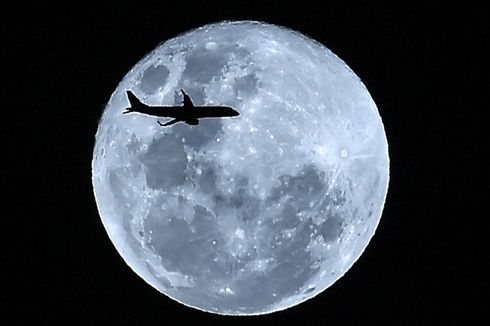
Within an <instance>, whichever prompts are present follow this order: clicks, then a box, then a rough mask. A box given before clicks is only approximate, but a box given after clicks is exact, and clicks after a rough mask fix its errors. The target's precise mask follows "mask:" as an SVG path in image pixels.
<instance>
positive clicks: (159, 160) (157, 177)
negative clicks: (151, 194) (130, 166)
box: [141, 134, 187, 189]
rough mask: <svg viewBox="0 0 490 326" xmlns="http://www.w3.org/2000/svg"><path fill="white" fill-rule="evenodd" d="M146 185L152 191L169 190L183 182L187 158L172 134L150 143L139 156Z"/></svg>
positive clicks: (178, 140)
mask: <svg viewBox="0 0 490 326" xmlns="http://www.w3.org/2000/svg"><path fill="white" fill-rule="evenodd" d="M141 163H142V164H143V169H144V170H145V176H146V183H147V184H148V186H149V187H150V188H152V189H169V188H172V187H174V186H177V185H179V184H182V183H184V181H185V170H186V168H187V156H186V153H185V150H184V144H183V143H182V141H181V139H180V138H178V137H176V136H175V135H173V134H170V135H166V136H164V137H162V138H157V139H154V140H153V141H152V143H151V144H150V146H149V147H148V151H147V152H146V153H145V154H143V155H142V156H141Z"/></svg>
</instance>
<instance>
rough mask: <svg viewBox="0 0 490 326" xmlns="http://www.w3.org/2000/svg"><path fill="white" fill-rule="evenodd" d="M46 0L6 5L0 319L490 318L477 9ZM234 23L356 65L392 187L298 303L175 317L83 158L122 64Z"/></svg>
mask: <svg viewBox="0 0 490 326" xmlns="http://www.w3.org/2000/svg"><path fill="white" fill-rule="evenodd" d="M43 3H46V4H41V2H39V4H29V5H28V4H27V3H25V4H17V5H16V6H15V7H14V6H12V5H7V6H6V7H4V8H2V11H3V12H2V16H4V17H5V18H2V23H3V24H5V25H6V26H5V27H3V28H2V32H1V35H2V39H3V42H2V50H1V52H2V58H3V59H4V60H5V62H4V64H3V67H4V68H3V73H2V86H3V87H2V93H1V94H2V98H3V99H4V100H6V101H7V102H4V107H3V109H2V112H4V113H6V115H3V118H4V119H3V121H4V123H6V124H8V126H7V130H5V129H4V130H2V134H4V139H5V140H6V141H7V151H8V152H7V153H9V155H6V157H4V158H3V162H4V164H6V166H7V167H8V168H6V169H3V172H2V175H3V179H4V180H6V181H7V183H8V184H4V183H2V184H3V185H4V190H7V193H8V197H6V198H5V199H4V202H5V203H6V204H7V211H6V212H5V213H4V216H3V217H2V231H3V232H5V233H6V236H4V237H3V240H4V241H6V243H7V247H4V252H3V256H4V257H5V258H4V261H3V264H2V265H3V266H2V267H3V268H2V274H0V275H1V286H2V288H1V292H2V294H3V296H4V298H3V299H2V301H1V302H0V312H1V313H0V324H1V325H23V324H24V322H27V323H32V324H36V325H57V324H72V323H75V322H76V323H87V324H88V323H90V324H91V325H92V324H110V325H184V324H188V325H194V324H206V325H211V324H213V325H216V324H218V325H229V324H231V323H233V324H236V323H244V324H251V323H264V324H266V323H267V324H271V323H273V324H274V325H280V324H284V323H291V324H305V323H308V325H310V324H311V325H314V324H321V325H353V324H356V325H357V324H361V323H363V324H364V323H371V322H381V323H383V324H388V323H389V324H410V325H413V324H434V323H437V322H447V323H449V324H462V323H464V322H465V321H469V320H470V319H471V318H474V317H488V312H489V309H488V302H485V297H486V298H487V300H488V276H487V277H485V278H483V277H480V274H483V265H484V264H483V263H480V262H485V261H486V260H487V259H488V253H487V252H486V251H484V247H483V246H482V245H481V244H480V242H484V241H485V239H488V231H489V229H488V217H489V213H488V212H489V210H488V204H487V203H486V201H485V199H488V195H489V191H488V171H487V168H488V163H486V162H485V163H486V164H485V165H484V162H483V157H484V154H483V153H484V152H485V151H488V148H489V146H488V129H487V131H486V132H484V130H483V128H482V127H483V120H484V118H487V119H488V117H489V114H488V92H489V85H490V83H489V79H488V75H485V74H484V73H483V70H484V67H486V69H488V63H486V64H485V63H480V59H481V57H482V52H481V49H483V48H485V47H487V48H488V47H489V41H488V31H489V28H488V26H484V20H483V19H482V18H483V12H484V11H483V10H482V9H481V8H480V9H479V8H475V7H471V6H469V5H466V6H462V7H457V6H453V7H452V8H448V7H444V8H441V7H435V6H433V7H430V6H417V7H415V6H414V7H411V6H407V5H400V4H398V3H394V4H393V5H392V6H390V7H370V6H367V5H364V6H359V5H358V4H348V3H346V2H342V5H336V4H333V3H329V2H319V3H320V4H322V5H314V4H313V3H311V2H306V1H295V2H293V1H291V2H282V1H227V2H224V1H223V3H221V2H219V1H209V0H208V1H202V2H199V3H197V2H193V1H146V2H143V1H141V2H135V3H133V4H130V3H124V4H121V3H109V2H104V3H102V2H101V1H100V3H98V2H95V3H93V4H80V3H76V2H69V1H66V2H60V3H58V4H56V2H54V1H53V2H50V1H48V2H43ZM243 19H247V20H260V21H265V22H268V23H272V24H278V25H283V26H286V27H289V28H292V29H294V30H297V31H300V32H302V33H304V34H306V35H308V36H310V37H311V38H313V39H315V40H317V41H319V42H321V43H323V44H324V45H325V46H327V47H328V48H329V49H330V50H332V51H333V52H334V53H335V54H336V55H338V56H339V57H340V58H341V59H342V60H344V61H345V62H346V63H347V64H348V65H349V67H350V68H352V70H353V71H354V72H355V73H356V74H357V75H358V76H359V77H360V78H361V80H362V81H363V83H364V84H365V85H366V87H367V88H368V90H369V92H370V94H371V96H372V97H373V99H374V101H375V102H376V104H377V106H378V109H379V113H380V115H381V118H382V120H383V123H384V126H385V130H386V134H387V138H388V143H389V155H390V161H391V162H390V169H391V173H390V175H391V176H390V185H389V189H388V196H387V201H386V204H385V209H384V212H383V215H382V218H381V222H380V224H379V226H378V229H377V232H376V234H375V236H374V237H373V238H372V240H371V242H370V244H369V246H368V247H367V249H366V251H365V252H364V254H363V255H362V256H361V258H360V259H359V260H358V261H357V263H355V264H354V266H353V267H352V268H351V269H350V270H349V271H348V272H347V274H346V275H345V276H344V277H342V278H341V279H339V280H338V281H337V282H336V283H335V284H334V285H333V286H331V287H330V288H329V289H327V290H326V291H324V292H323V293H321V294H320V295H318V296H317V297H315V298H314V299H311V300H309V301H307V302H305V303H303V304H300V305H298V306H296V307H294V308H291V309H288V310H285V311H282V312H277V313H274V314H271V315H264V316H259V317H241V318H238V317H221V316H218V315H213V314H209V313H204V312H200V311H198V310H195V309H191V308H187V307H185V306H183V305H181V304H179V303H177V302H175V301H173V300H171V299H169V298H168V297H166V296H165V295H163V294H161V293H159V292H158V291H156V290H155V289H153V288H152V287H151V286H149V285H148V284H146V283H145V282H144V281H143V280H142V279H140V278H139V277H138V276H137V275H136V274H135V273H134V272H133V271H132V270H131V269H130V268H129V267H128V266H127V265H126V264H125V263H124V261H123V260H122V258H121V257H120V256H119V254H118V253H117V251H116V249H115V248H114V246H113V245H112V243H111V242H110V240H109V238H108V236H107V234H106V232H105V230H104V227H103V225H102V223H101V221H100V218H99V215H98V212H97V207H96V204H95V199H94V196H93V191H92V184H91V166H90V164H91V160H92V150H93V145H94V140H95V138H94V137H95V132H96V129H97V123H98V120H99V118H100V116H101V114H102V111H103V109H104V106H105V104H106V103H107V101H108V100H109V97H110V95H111V94H112V92H113V91H114V90H115V88H116V86H117V84H118V83H119V81H120V80H121V79H122V77H123V76H124V75H125V74H126V73H127V72H128V71H129V70H130V69H131V67H132V66H133V65H134V64H135V63H137V62H138V61H139V60H140V59H141V58H142V57H143V56H144V55H145V54H146V53H148V52H149V51H150V50H152V49H154V48H155V47H156V46H157V45H158V44H159V43H161V42H163V41H165V40H167V39H169V38H171V37H173V36H176V35H177V34H179V33H182V32H185V31H187V30H189V29H192V28H195V27H199V26H202V25H204V24H207V23H212V22H217V21H221V20H243ZM481 34H486V36H482V35H481ZM4 37H5V38H4ZM2 61H3V60H2ZM487 61H488V60H487ZM483 98H486V103H485V104H479V103H477V101H478V100H479V99H483ZM7 104H8V105H7ZM17 135H19V136H17ZM10 184H11V185H10ZM479 232H486V238H485V237H484V235H479V234H478V233H479ZM487 275H488V274H487ZM485 293H487V294H485ZM477 320H478V319H477ZM480 320H481V319H480Z"/></svg>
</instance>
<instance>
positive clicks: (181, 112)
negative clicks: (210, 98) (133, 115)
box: [133, 106, 238, 120]
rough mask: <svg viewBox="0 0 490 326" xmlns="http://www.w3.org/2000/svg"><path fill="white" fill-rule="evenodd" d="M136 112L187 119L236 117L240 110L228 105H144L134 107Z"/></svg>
mask: <svg viewBox="0 0 490 326" xmlns="http://www.w3.org/2000/svg"><path fill="white" fill-rule="evenodd" d="M133 110H134V112H138V113H142V114H146V115H151V116H155V117H164V118H174V119H179V120H185V119H202V118H221V117H236V116H237V115H238V112H237V111H235V110H234V109H232V108H230V107H227V106H195V107H193V108H184V107H182V106H144V107H135V108H133Z"/></svg>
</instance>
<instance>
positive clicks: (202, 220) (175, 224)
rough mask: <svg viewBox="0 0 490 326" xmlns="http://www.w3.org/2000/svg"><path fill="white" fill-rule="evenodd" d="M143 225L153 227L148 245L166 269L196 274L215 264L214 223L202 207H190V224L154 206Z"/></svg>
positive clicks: (198, 275)
mask: <svg viewBox="0 0 490 326" xmlns="http://www.w3.org/2000/svg"><path fill="white" fill-rule="evenodd" d="M162 215H163V216H162ZM145 228H148V229H151V230H153V237H152V241H151V247H152V249H153V251H154V252H155V253H157V254H158V255H159V256H160V257H162V265H163V266H164V267H165V268H167V269H168V270H171V271H179V272H181V273H183V274H185V275H190V276H192V277H200V276H202V275H203V274H206V273H207V272H209V270H210V269H212V268H216V266H214V265H216V263H214V258H215V257H216V256H217V253H216V251H215V250H214V248H213V246H214V245H213V240H214V239H216V237H217V231H216V230H217V225H216V221H215V219H214V217H213V216H212V214H211V213H210V212H209V211H208V210H207V209H206V208H204V207H202V206H200V205H196V206H195V207H194V220H193V221H192V223H191V224H188V223H187V222H186V221H184V220H183V219H180V218H178V217H175V216H165V212H164V211H161V210H158V209H155V210H154V211H152V212H150V215H149V216H148V217H147V219H146V222H145ZM203 247H204V248H205V250H203Z"/></svg>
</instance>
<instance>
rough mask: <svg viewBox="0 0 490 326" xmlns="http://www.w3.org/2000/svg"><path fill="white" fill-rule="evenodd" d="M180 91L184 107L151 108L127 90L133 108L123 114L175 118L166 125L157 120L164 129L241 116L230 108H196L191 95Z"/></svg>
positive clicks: (127, 109)
mask: <svg viewBox="0 0 490 326" xmlns="http://www.w3.org/2000/svg"><path fill="white" fill-rule="evenodd" d="M180 91H181V92H182V96H183V100H182V103H183V105H182V106H149V105H146V104H144V103H142V102H141V101H140V100H139V99H138V98H137V97H136V95H134V94H133V93H132V92H131V91H129V90H127V91H126V95H127V96H128V100H129V103H130V104H131V106H130V107H129V108H126V111H124V112H123V114H126V113H131V112H136V113H141V114H146V115H152V116H156V117H166V118H173V120H170V121H168V122H166V123H161V122H160V121H158V120H157V122H158V124H159V125H160V126H162V127H167V126H170V125H173V124H174V123H177V122H185V123H187V124H188V125H193V126H195V125H198V124H199V119H203V118H221V117H236V116H238V115H240V113H238V112H237V111H235V110H234V109H232V108H230V107H228V106H195V105H194V104H193V103H192V100H191V98H190V97H189V95H187V94H186V93H185V92H184V90H182V89H181V90H180Z"/></svg>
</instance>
